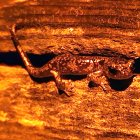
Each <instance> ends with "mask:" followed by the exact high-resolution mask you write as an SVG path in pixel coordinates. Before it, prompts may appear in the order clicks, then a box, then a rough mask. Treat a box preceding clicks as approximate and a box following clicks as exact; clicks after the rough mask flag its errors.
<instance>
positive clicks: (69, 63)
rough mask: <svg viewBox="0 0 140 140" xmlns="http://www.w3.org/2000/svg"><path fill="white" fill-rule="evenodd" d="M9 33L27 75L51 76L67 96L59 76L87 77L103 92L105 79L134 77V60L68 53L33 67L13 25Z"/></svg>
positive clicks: (66, 90) (105, 83)
mask: <svg viewBox="0 0 140 140" xmlns="http://www.w3.org/2000/svg"><path fill="white" fill-rule="evenodd" d="M10 32H11V38H12V41H13V43H14V46H15V48H16V49H17V51H18V53H19V54H20V56H21V58H22V60H23V62H24V64H25V66H26V69H27V71H28V73H29V74H30V75H32V76H34V77H37V78H43V77H49V76H53V77H54V78H55V83H56V86H57V88H58V89H59V90H62V91H64V92H65V93H66V94H67V95H68V94H69V92H70V91H71V90H70V89H67V88H66V84H65V83H64V82H62V79H61V75H87V77H88V79H89V81H93V82H95V83H96V84H98V85H99V86H101V87H102V88H103V89H104V90H106V86H107V80H106V78H111V79H128V78H130V77H132V76H133V75H134V72H133V62H134V60H132V59H129V60H128V59H125V58H120V57H103V56H79V55H72V54H70V53H67V54H62V55H59V56H56V57H55V58H54V59H52V60H50V61H49V62H48V63H47V64H45V65H44V66H43V67H41V68H36V67H33V66H32V64H31V62H30V60H29V59H28V57H27V55H26V54H25V53H24V52H23V50H22V48H21V45H20V43H19V41H18V38H17V37H16V34H15V25H13V27H12V29H11V30H10Z"/></svg>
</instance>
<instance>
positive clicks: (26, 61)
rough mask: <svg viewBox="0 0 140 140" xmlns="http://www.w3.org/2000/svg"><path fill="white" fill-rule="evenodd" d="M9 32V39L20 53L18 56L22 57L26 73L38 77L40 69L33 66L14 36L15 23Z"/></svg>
mask: <svg viewBox="0 0 140 140" xmlns="http://www.w3.org/2000/svg"><path fill="white" fill-rule="evenodd" d="M10 33H11V39H12V41H13V44H14V46H15V48H16V50H17V52H18V54H19V55H20V57H21V58H22V61H23V63H24V65H25V67H26V69H27V71H28V73H29V74H30V75H32V76H33V77H38V78H39V77H40V69H39V68H35V67H33V65H32V64H31V62H30V60H29V58H28V56H27V54H26V53H25V52H24V51H23V50H22V47H21V44H20V42H19V40H18V38H17V36H16V25H15V24H14V25H13V26H12V28H11V29H10Z"/></svg>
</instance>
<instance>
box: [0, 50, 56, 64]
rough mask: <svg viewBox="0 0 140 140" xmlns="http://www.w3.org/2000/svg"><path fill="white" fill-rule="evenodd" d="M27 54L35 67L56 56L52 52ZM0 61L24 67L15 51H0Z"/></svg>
mask: <svg viewBox="0 0 140 140" xmlns="http://www.w3.org/2000/svg"><path fill="white" fill-rule="evenodd" d="M27 55H28V57H29V59H30V61H31V63H32V64H33V66H35V67H41V66H43V65H44V64H45V63H47V62H48V61H49V60H51V59H52V58H54V57H55V56H56V55H55V54H53V53H48V54H43V55H37V54H31V53H27ZM0 63H4V64H6V65H21V66H23V67H24V65H23V63H22V59H21V58H20V56H19V55H18V53H17V52H0Z"/></svg>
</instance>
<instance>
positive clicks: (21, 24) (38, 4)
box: [0, 0, 140, 140]
mask: <svg viewBox="0 0 140 140" xmlns="http://www.w3.org/2000/svg"><path fill="white" fill-rule="evenodd" d="M0 5H1V8H0V139H3V140H7V139H8V140H15V139H16V140H21V139H27V140H28V139H33V140H34V139H36V140H45V139H55V140H57V139H101V140H102V139H106V138H108V139H110V138H118V139H119V138H120V139H125V138H126V139H129V138H133V139H140V91H139V89H140V86H139V81H140V77H139V76H136V77H134V79H133V82H132V79H128V80H127V81H119V82H118V81H111V82H112V87H113V88H114V89H115V88H116V87H117V89H119V87H122V89H123V86H125V87H128V88H127V89H125V88H124V89H125V90H124V91H117V90H113V91H108V94H106V93H104V92H103V91H102V89H101V88H100V87H94V88H89V87H88V86H87V84H88V82H87V80H86V78H82V77H80V78H79V77H70V79H71V80H72V83H73V84H74V90H75V91H74V93H73V94H74V95H73V96H72V97H67V96H66V95H64V94H62V95H59V94H57V93H56V87H55V84H54V81H53V79H48V78H46V79H42V80H38V79H32V78H31V77H30V76H29V75H28V73H27V72H26V70H25V69H24V67H22V66H23V65H22V62H21V60H20V57H19V56H18V55H17V53H16V51H15V48H14V46H13V44H12V41H11V40H10V34H9V30H8V29H9V28H10V26H11V25H12V24H13V23H16V24H17V29H18V31H17V35H18V37H19V40H20V42H21V44H22V47H23V49H24V50H25V51H26V52H27V53H28V54H29V57H30V59H31V61H32V62H33V64H34V65H36V66H40V65H42V64H44V63H45V62H46V61H48V59H51V58H52V57H53V56H54V55H53V54H52V53H54V54H60V53H64V52H72V53H76V54H78V53H92V52H94V50H96V49H97V48H98V49H101V48H104V49H106V48H107V49H113V50H114V51H118V52H121V53H123V54H126V55H134V56H135V55H136V56H139V55H140V54H139V47H140V30H139V29H140V1H139V0H133V1H130V0H122V1H121V0H116V1H112V0H109V1H107V0H102V1H98V0H87V1H86V0H46V1H42V0H36V1H24V2H18V0H17V2H15V1H6V2H5V3H3V2H0ZM64 80H65V81H67V80H68V79H64ZM116 85H117V86H116Z"/></svg>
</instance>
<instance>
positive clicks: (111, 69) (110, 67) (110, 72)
mask: <svg viewBox="0 0 140 140" xmlns="http://www.w3.org/2000/svg"><path fill="white" fill-rule="evenodd" d="M132 63H133V61H132V60H130V61H124V60H123V61H121V60H120V61H118V60H112V61H111V63H109V64H107V66H106V67H107V70H106V74H107V77H108V78H111V79H117V80H119V79H120V80H122V79H127V78H129V77H132V75H133V71H132Z"/></svg>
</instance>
